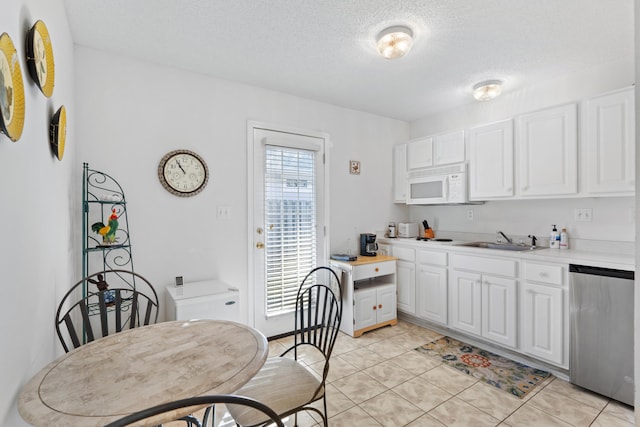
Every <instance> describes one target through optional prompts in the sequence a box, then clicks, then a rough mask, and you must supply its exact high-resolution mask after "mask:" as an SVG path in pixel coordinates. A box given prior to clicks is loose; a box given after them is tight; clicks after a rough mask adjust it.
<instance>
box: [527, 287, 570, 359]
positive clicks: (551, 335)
mask: <svg viewBox="0 0 640 427" xmlns="http://www.w3.org/2000/svg"><path fill="white" fill-rule="evenodd" d="M521 321H522V335H523V336H522V349H523V350H524V352H525V353H528V354H531V355H533V356H536V357H539V358H541V359H544V360H547V361H549V362H552V363H554V364H556V365H561V364H562V360H563V354H562V349H563V344H564V342H563V339H562V337H563V327H562V325H563V311H562V289H561V288H556V287H552V286H543V285H537V284H533V283H529V282H525V283H523V285H522V316H521Z"/></svg>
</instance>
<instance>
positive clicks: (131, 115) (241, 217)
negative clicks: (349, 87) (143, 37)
mask: <svg viewBox="0 0 640 427" xmlns="http://www.w3.org/2000/svg"><path fill="white" fill-rule="evenodd" d="M76 64H77V68H76V75H77V79H76V82H77V83H76V84H77V86H76V93H77V97H78V104H79V105H82V106H83V108H82V110H81V111H79V113H78V119H77V120H78V124H79V126H78V141H79V142H78V161H77V165H78V167H80V164H81V162H83V161H86V162H88V163H89V165H90V167H91V168H93V169H98V170H102V171H104V172H106V173H108V174H110V175H111V176H113V177H114V178H115V179H116V180H117V181H118V182H119V183H120V184H121V185H122V187H123V188H124V190H125V193H126V197H127V200H128V204H127V211H128V215H129V225H130V228H131V230H130V232H131V240H132V244H133V256H134V262H135V269H136V271H137V272H139V273H141V274H142V275H144V276H147V277H148V278H149V279H150V280H151V282H152V283H154V284H156V285H157V287H159V288H160V291H161V292H160V295H161V297H162V298H164V291H163V290H162V287H164V286H166V285H168V284H171V283H173V278H174V277H175V276H176V275H182V276H184V278H185V281H192V280H199V279H204V278H212V277H216V278H219V279H222V280H225V281H227V282H229V283H230V284H233V285H235V286H238V287H239V288H240V290H241V298H243V297H245V298H246V295H247V289H248V284H247V277H248V273H247V269H248V268H249V266H248V265H247V250H248V239H249V236H247V225H246V224H247V160H246V156H247V141H246V139H247V136H246V133H247V121H248V120H256V121H260V122H267V123H273V124H277V125H284V126H291V127H294V128H299V129H308V130H315V131H322V132H326V133H328V134H329V135H330V138H331V142H332V145H333V147H332V148H331V149H330V155H331V156H330V157H331V165H330V166H331V167H330V170H329V174H330V180H331V188H330V194H331V199H330V204H331V211H330V215H331V227H332V228H331V234H330V239H331V248H332V250H342V249H343V247H344V246H345V245H346V242H347V239H349V238H351V240H352V241H353V242H354V244H355V240H356V234H357V233H359V232H366V231H375V230H377V229H380V228H382V227H383V226H384V224H386V222H387V221H389V219H391V218H398V217H400V215H401V212H402V209H401V208H400V207H398V206H395V205H393V204H392V203H391V200H392V194H391V191H392V158H391V151H392V145H393V144H396V143H399V142H401V141H404V140H406V139H407V138H408V137H409V125H408V123H406V122H401V121H397V120H391V119H387V118H384V117H379V116H374V115H371V114H366V113H361V112H357V111H352V110H347V109H344V108H338V107H334V106H331V105H327V104H321V103H318V102H314V101H309V100H305V99H301V98H297V97H293V96H289V95H285V94H282V93H277V92H273V91H269V90H263V89H259V88H255V87H249V86H244V85H239V84H235V83H231V82H227V81H222V80H219V79H215V78H212V77H208V76H205V75H201V74H194V73H191V72H186V71H183V70H180V69H177V68H167V67H159V66H157V65H155V64H152V63H147V62H140V61H137V60H131V59H128V58H124V57H121V56H115V55H111V54H108V53H104V52H101V51H96V50H92V49H88V48H82V47H77V48H76ZM178 148H185V149H190V150H193V151H195V152H197V153H199V154H200V155H202V156H203V157H204V159H205V160H206V161H207V163H208V166H209V170H210V173H211V178H210V181H209V184H208V186H207V187H206V188H205V190H204V191H203V192H202V193H200V194H199V195H197V196H195V197H191V198H178V197H175V196H173V195H171V194H169V193H168V192H166V191H165V190H164V189H163V188H162V187H161V185H160V183H159V181H158V177H157V172H156V171H157V167H158V162H159V161H160V159H161V157H162V156H163V155H164V154H165V153H166V152H168V151H170V150H174V149H178ZM350 159H352V160H359V161H360V162H361V168H362V172H361V174H360V175H350V174H349V171H348V165H349V163H348V162H349V160H350ZM216 206H230V207H231V215H230V217H229V218H228V219H224V220H220V219H216ZM241 313H242V316H243V317H244V318H245V319H246V320H249V319H248V313H247V301H246V300H245V301H243V302H242V304H241Z"/></svg>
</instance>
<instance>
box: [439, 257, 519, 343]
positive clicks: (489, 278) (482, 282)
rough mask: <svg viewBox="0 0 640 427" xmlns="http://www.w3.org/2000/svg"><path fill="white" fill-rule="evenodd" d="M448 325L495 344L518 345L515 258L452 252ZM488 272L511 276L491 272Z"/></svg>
mask: <svg viewBox="0 0 640 427" xmlns="http://www.w3.org/2000/svg"><path fill="white" fill-rule="evenodd" d="M452 258H453V260H452V265H453V267H454V268H460V269H475V270H479V271H478V272H476V271H459V270H457V269H454V270H453V271H452V272H451V276H450V280H449V299H450V301H449V307H450V310H451V313H450V318H449V326H450V327H452V328H454V329H458V330H460V331H463V332H468V333H471V334H474V335H477V336H481V337H483V338H486V339H488V340H491V341H493V342H496V343H498V344H501V345H504V346H508V347H512V348H515V347H516V346H517V343H518V341H517V331H518V329H517V325H518V323H517V320H518V315H517V306H518V281H517V280H516V278H515V277H516V274H517V261H515V260H509V259H505V260H503V259H499V258H484V257H475V256H470V255H459V254H454V255H453V257H452ZM491 273H496V274H502V275H504V276H511V277H499V276H494V275H492V274H491Z"/></svg>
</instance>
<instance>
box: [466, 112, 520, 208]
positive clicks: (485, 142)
mask: <svg viewBox="0 0 640 427" xmlns="http://www.w3.org/2000/svg"><path fill="white" fill-rule="evenodd" d="M511 196H513V120H511V119H509V120H504V121H501V122H496V123H492V124H489V125H483V126H478V127H475V128H472V129H470V130H469V198H470V199H471V200H486V199H496V198H505V197H511Z"/></svg>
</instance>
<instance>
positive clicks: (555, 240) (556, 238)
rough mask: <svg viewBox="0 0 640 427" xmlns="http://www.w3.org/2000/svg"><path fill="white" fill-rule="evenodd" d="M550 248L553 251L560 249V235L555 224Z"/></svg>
mask: <svg viewBox="0 0 640 427" xmlns="http://www.w3.org/2000/svg"><path fill="white" fill-rule="evenodd" d="M549 247H550V248H551V249H559V248H560V235H559V234H558V229H557V228H556V225H555V224H553V229H552V230H551V233H549Z"/></svg>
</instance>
